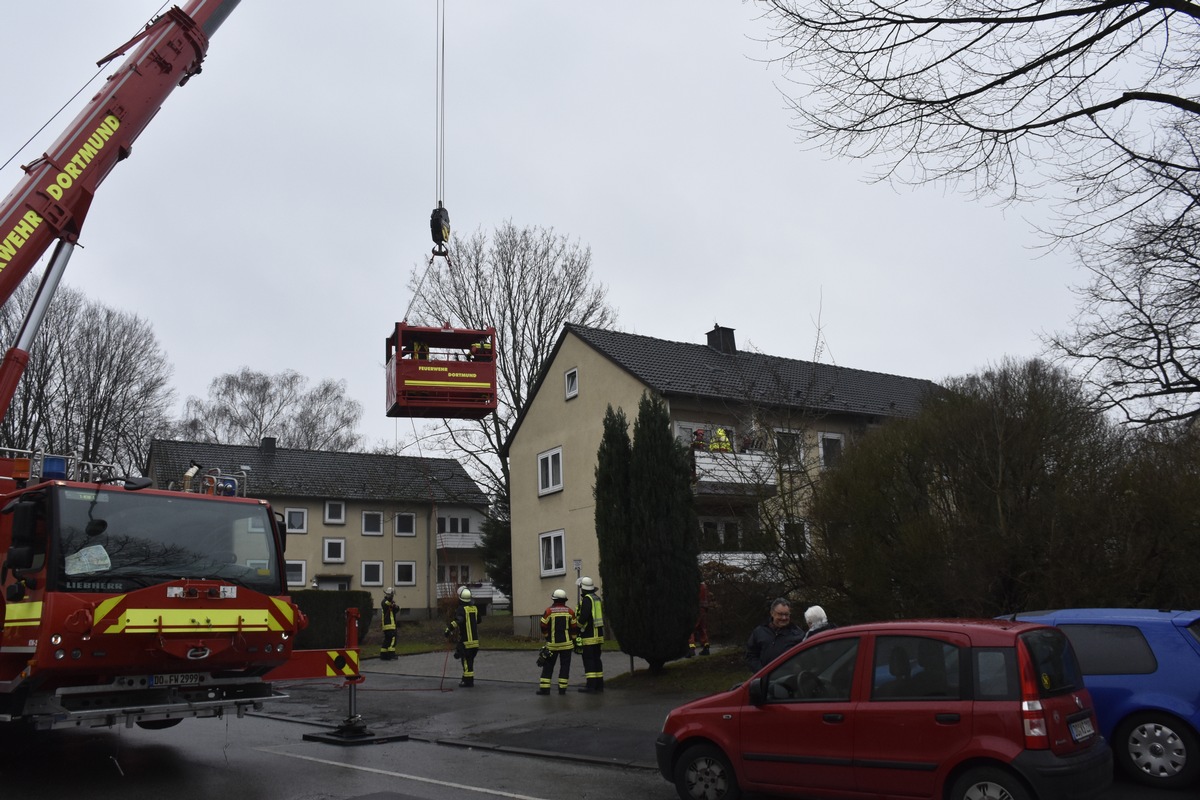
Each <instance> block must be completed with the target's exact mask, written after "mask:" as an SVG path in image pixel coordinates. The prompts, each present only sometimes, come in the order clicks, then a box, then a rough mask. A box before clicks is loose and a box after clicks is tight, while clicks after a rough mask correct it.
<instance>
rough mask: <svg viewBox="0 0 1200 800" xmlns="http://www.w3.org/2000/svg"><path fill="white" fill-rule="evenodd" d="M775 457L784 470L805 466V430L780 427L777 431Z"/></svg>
mask: <svg viewBox="0 0 1200 800" xmlns="http://www.w3.org/2000/svg"><path fill="white" fill-rule="evenodd" d="M775 459H776V461H777V462H778V463H779V468H780V469H782V470H798V469H801V468H803V467H804V432H803V431H793V430H787V429H785V428H779V429H776V431H775Z"/></svg>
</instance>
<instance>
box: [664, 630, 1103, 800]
mask: <svg viewBox="0 0 1200 800" xmlns="http://www.w3.org/2000/svg"><path fill="white" fill-rule="evenodd" d="M657 756H658V767H659V771H660V772H661V773H662V775H663V777H664V778H666V779H667V780H668V781H670V782H672V783H674V784H675V787H676V790H677V791H678V792H679V796H680V797H681V798H683V800H693V799H695V800H699V799H700V798H705V800H735V798H738V797H740V796H741V793H742V791H743V790H745V791H754V792H765V793H769V794H786V795H803V796H805V797H831V798H832V797H838V798H851V797H861V798H881V797H901V796H903V797H912V798H917V797H928V798H936V800H1035V799H1036V800H1059V799H1060V798H1061V799H1062V800H1086V798H1090V797H1094V796H1096V795H1098V794H1100V793H1101V792H1103V791H1104V790H1105V789H1107V788H1108V786H1109V785H1110V784H1111V782H1112V751H1111V750H1110V749H1109V748H1108V747H1107V746H1106V744H1105V741H1104V738H1103V737H1102V736H1100V734H1099V733H1097V724H1096V717H1095V714H1094V713H1093V711H1092V699H1091V697H1090V696H1089V695H1088V692H1087V689H1085V688H1084V686H1083V678H1082V676H1081V675H1080V671H1079V665H1078V664H1077V663H1076V660H1075V652H1074V651H1073V650H1072V649H1071V643H1070V641H1068V640H1067V638H1066V636H1064V635H1063V633H1062V632H1061V631H1059V630H1058V629H1057V628H1053V627H1050V626H1047V625H1038V624H1030V623H1023V622H1012V621H1003V620H916V621H906V622H882V623H874V624H869V625H855V626H849V627H845V628H836V629H833V630H830V631H828V632H824V633H821V634H820V635H818V636H815V637H812V638H810V639H809V640H808V641H807V642H804V643H803V644H800V645H797V646H796V647H794V648H792V650H790V651H789V652H787V653H786V654H784V655H783V656H780V657H779V658H777V659H776V660H775V661H773V662H772V663H771V664H768V665H767V666H766V667H764V668H763V669H762V670H761V671H759V672H758V673H757V674H756V675H755V676H754V677H753V678H751V679H750V680H748V681H746V682H745V683H743V684H741V685H740V686H737V687H735V688H733V689H731V690H729V691H727V692H722V693H720V694H715V695H711V696H709V697H705V698H702V699H700V700H694V701H692V702H690V703H687V704H686V705H683V706H680V707H679V708H676V709H674V710H673V711H672V712H671V713H670V714H669V715H668V716H667V720H666V722H665V723H664V724H663V730H662V733H661V734H660V735H659V737H658V741H657Z"/></svg>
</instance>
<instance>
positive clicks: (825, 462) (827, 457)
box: [818, 433, 846, 469]
mask: <svg viewBox="0 0 1200 800" xmlns="http://www.w3.org/2000/svg"><path fill="white" fill-rule="evenodd" d="M845 440H846V437H845V436H844V435H843V434H840V433H822V434H819V436H818V441H819V442H820V443H821V469H829V468H830V467H836V466H837V463H838V460H839V459H841V457H842V445H843V444H845Z"/></svg>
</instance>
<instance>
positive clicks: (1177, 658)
mask: <svg viewBox="0 0 1200 800" xmlns="http://www.w3.org/2000/svg"><path fill="white" fill-rule="evenodd" d="M1013 617H1015V618H1016V619H1020V620H1028V621H1030V622H1041V623H1044V624H1047V625H1055V626H1057V627H1059V628H1061V629H1062V631H1063V632H1064V633H1065V634H1066V635H1067V638H1068V639H1070V640H1071V645H1072V646H1073V647H1074V649H1075V654H1076V656H1077V657H1078V659H1079V665H1080V669H1081V670H1082V672H1083V681H1084V684H1085V685H1086V686H1087V688H1088V691H1089V692H1090V693H1091V695H1092V701H1093V703H1094V704H1095V708H1096V717H1097V720H1098V721H1099V723H1100V733H1101V734H1103V735H1104V738H1105V739H1107V740H1108V741H1109V743H1110V744H1111V746H1112V748H1113V756H1114V760H1115V761H1116V763H1117V764H1119V765H1120V767H1121V768H1122V769H1123V770H1124V771H1125V772H1126V774H1128V775H1129V776H1130V777H1131V778H1133V779H1134V780H1136V781H1139V782H1140V783H1143V784H1146V785H1148V786H1157V787H1162V788H1171V789H1177V788H1181V787H1184V786H1189V785H1191V784H1193V783H1195V782H1196V779H1197V777H1198V776H1200V611H1153V610H1143V609H1137V608H1064V609H1057V610H1053V611H1030V612H1025V613H1021V614H1015V615H1013Z"/></svg>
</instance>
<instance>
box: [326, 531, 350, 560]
mask: <svg viewBox="0 0 1200 800" xmlns="http://www.w3.org/2000/svg"><path fill="white" fill-rule="evenodd" d="M321 560H322V561H324V562H325V563H326V564H345V563H346V540H345V539H331V538H328V537H326V538H325V539H322V540H321Z"/></svg>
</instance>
